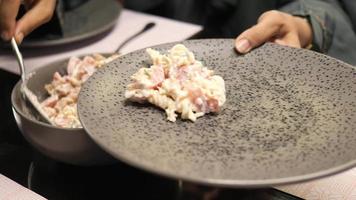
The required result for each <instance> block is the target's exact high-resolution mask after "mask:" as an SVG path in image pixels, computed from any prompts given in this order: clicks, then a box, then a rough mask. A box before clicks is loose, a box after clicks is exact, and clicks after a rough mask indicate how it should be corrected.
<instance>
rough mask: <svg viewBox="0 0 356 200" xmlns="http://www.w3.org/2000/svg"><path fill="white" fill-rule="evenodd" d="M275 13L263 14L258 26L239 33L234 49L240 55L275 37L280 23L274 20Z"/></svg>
mask: <svg viewBox="0 0 356 200" xmlns="http://www.w3.org/2000/svg"><path fill="white" fill-rule="evenodd" d="M274 15H276V14H275V11H269V12H266V13H264V14H263V15H262V16H261V18H260V20H259V22H258V24H256V25H254V26H252V27H251V28H249V29H247V30H246V31H244V32H243V33H241V34H240V35H239V36H238V37H237V38H236V40H235V48H236V50H237V51H238V52H240V53H247V52H249V51H250V50H251V49H252V48H255V47H257V46H259V45H261V44H263V43H265V42H266V41H269V40H271V39H272V38H273V37H275V36H276V35H277V34H278V33H279V31H280V29H281V23H279V21H277V20H275V19H276V18H275V16H274Z"/></svg>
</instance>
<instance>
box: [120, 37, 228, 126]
mask: <svg viewBox="0 0 356 200" xmlns="http://www.w3.org/2000/svg"><path fill="white" fill-rule="evenodd" d="M146 52H147V53H148V55H149V56H150V58H151V60H152V65H151V66H150V67H149V68H140V69H139V70H138V71H137V72H136V73H135V74H133V75H132V76H131V80H132V83H130V84H129V85H128V86H127V89H126V91H125V98H127V99H129V100H131V101H134V102H139V103H144V102H146V101H147V102H149V103H151V104H154V105H156V106H158V107H160V108H162V109H164V110H165V111H166V114H167V119H168V120H169V121H172V122H174V121H176V117H177V114H180V115H181V118H182V119H189V120H191V121H195V120H196V119H197V118H198V117H201V116H203V115H204V114H205V113H209V112H218V111H219V110H220V108H221V106H222V105H223V104H224V103H225V99H226V97H225V83H224V80H223V78H222V77H221V76H218V75H214V71H213V70H209V69H208V68H207V67H204V66H203V64H202V62H201V61H198V60H196V59H195V57H194V54H193V53H192V52H191V51H189V49H187V48H186V47H185V46H184V45H182V44H177V45H175V46H173V47H172V48H171V49H170V50H169V51H168V53H167V54H161V53H160V52H158V51H156V50H154V49H151V48H148V49H146Z"/></svg>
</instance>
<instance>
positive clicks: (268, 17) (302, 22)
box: [235, 10, 313, 53]
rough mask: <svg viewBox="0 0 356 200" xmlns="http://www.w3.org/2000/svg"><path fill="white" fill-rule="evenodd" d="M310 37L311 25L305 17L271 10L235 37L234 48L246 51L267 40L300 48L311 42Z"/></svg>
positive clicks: (311, 35)
mask: <svg viewBox="0 0 356 200" xmlns="http://www.w3.org/2000/svg"><path fill="white" fill-rule="evenodd" d="M312 37H313V34H312V29H311V26H310V25H309V23H308V21H307V20H306V19H305V18H302V17H297V16H292V15H290V14H287V13H284V12H280V11H275V10H272V11H267V12H265V13H263V14H262V15H261V16H260V18H259V19H258V22H257V24H256V25H254V26H252V27H251V28H249V29H247V30H246V31H244V32H243V33H241V34H240V35H239V36H238V37H237V38H236V40H235V48H236V50H237V51H238V52H240V53H247V52H249V51H250V50H251V49H253V48H255V47H257V46H259V45H261V44H263V43H265V42H267V41H270V42H274V43H277V44H280V45H286V46H291V47H297V48H301V47H307V46H308V45H309V44H311V41H312V39H313V38H312Z"/></svg>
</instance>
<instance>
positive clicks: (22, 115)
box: [11, 54, 116, 165]
mask: <svg viewBox="0 0 356 200" xmlns="http://www.w3.org/2000/svg"><path fill="white" fill-rule="evenodd" d="M105 56H108V57H104V56H102V55H99V54H93V55H90V56H82V57H71V58H70V59H64V60H61V61H57V62H54V63H51V64H49V65H46V66H43V67H40V68H37V69H35V70H34V71H32V72H30V74H29V76H28V77H29V78H28V83H27V86H28V88H29V89H30V90H31V91H32V92H33V93H34V95H35V96H36V98H37V100H38V102H39V103H40V105H41V107H42V109H43V110H44V111H45V113H46V114H47V116H48V117H49V118H50V119H51V121H52V123H53V124H54V125H51V124H49V123H47V122H45V121H42V120H41V118H40V116H39V115H38V113H37V111H36V110H35V109H34V108H33V107H32V105H31V104H29V103H28V102H27V101H26V100H25V99H24V98H23V96H22V95H21V92H20V84H21V82H18V83H17V84H16V86H15V87H14V88H13V91H12V94H11V101H12V108H13V114H14V116H15V120H16V122H17V125H18V127H19V129H20V131H21V133H22V134H23V136H24V138H25V139H26V140H27V141H28V142H29V143H30V144H31V145H32V146H33V147H34V148H35V149H36V150H38V151H39V152H41V153H42V154H44V155H46V156H47V157H49V158H51V159H54V160H56V161H60V162H65V163H69V164H74V165H101V164H109V163H112V162H115V159H113V158H112V157H111V156H110V155H109V154H107V153H105V152H104V151H103V150H102V149H101V148H100V147H99V146H97V145H96V144H95V142H93V141H92V140H91V139H90V137H89V136H88V135H87V133H86V131H85V130H84V129H83V128H82V126H81V123H80V121H79V120H78V116H77V111H76V110H77V108H76V104H77V98H78V93H79V90H80V88H81V85H82V84H83V82H85V81H86V79H88V77H89V76H91V75H92V74H93V73H94V72H95V71H96V70H97V69H98V68H99V67H101V66H102V65H104V64H106V63H108V62H110V61H111V60H113V59H114V58H116V57H115V56H111V57H110V56H109V55H105Z"/></svg>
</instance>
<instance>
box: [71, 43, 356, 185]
mask: <svg viewBox="0 0 356 200" xmlns="http://www.w3.org/2000/svg"><path fill="white" fill-rule="evenodd" d="M183 44H184V45H186V46H187V47H188V48H189V49H191V50H192V51H193V52H194V53H195V54H196V58H197V59H198V60H202V61H203V63H204V64H205V65H207V66H209V67H211V68H213V69H214V70H215V72H216V74H219V75H222V77H223V78H224V79H225V83H226V95H227V101H226V103H225V105H224V106H223V109H222V110H221V112H220V113H219V114H217V115H206V116H203V117H201V118H199V119H198V120H197V121H196V122H195V123H192V122H190V121H182V120H178V121H177V122H175V123H172V122H169V121H167V120H166V116H165V112H164V111H162V110H160V109H157V108H155V107H153V106H150V105H138V104H134V103H130V102H125V99H124V91H125V87H126V85H127V84H128V83H129V82H130V76H131V75H132V74H133V73H134V72H135V71H137V70H138V68H140V67H142V66H147V65H148V64H149V63H150V61H149V57H148V55H147V54H146V53H145V50H139V51H136V52H133V53H130V54H127V55H125V56H122V57H121V58H119V59H117V60H115V61H114V62H112V63H111V64H109V65H108V66H106V67H104V68H102V69H100V70H98V71H97V73H95V74H94V75H93V76H92V77H91V78H90V79H89V80H88V81H87V82H86V83H85V84H84V86H83V88H82V90H81V92H80V95H79V102H78V109H79V117H80V120H81V122H82V124H83V126H84V128H85V129H86V131H87V132H88V133H89V135H90V136H91V137H92V138H93V140H94V141H96V142H97V143H98V144H99V145H100V146H101V147H103V148H104V149H105V150H106V151H107V152H109V153H110V154H112V155H113V156H114V157H116V158H117V159H120V160H122V161H125V162H127V163H129V164H131V165H133V166H136V167H139V168H142V169H145V170H147V171H150V172H154V173H157V174H160V175H164V176H168V177H172V178H177V179H182V180H185V181H192V182H198V183H204V184H212V185H220V186H232V187H260V186H266V185H275V184H282V183H291V182H297V181H304V180H309V179H313V178H317V177H322V176H326V175H330V174H334V173H337V172H340V171H342V170H345V169H348V168H350V167H352V166H355V164H356V154H355V152H356V134H355V130H356V117H355V114H356V70H355V68H353V67H351V66H350V65H347V64H345V63H343V62H341V61H338V60H336V59H333V58H330V57H328V56H325V55H322V54H318V53H315V52H312V51H309V50H304V49H295V48H289V47H283V46H279V45H276V44H271V43H268V44H265V45H263V46H261V47H259V48H257V49H255V50H253V51H252V52H251V53H249V54H247V55H237V54H236V53H235V51H234V48H233V45H234V41H233V40H231V39H226V40H225V39H214V40H190V41H184V42H183ZM173 45H174V44H164V45H160V46H156V47H154V48H155V49H158V50H160V51H166V50H168V49H170V48H171V47H172V46H173Z"/></svg>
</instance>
